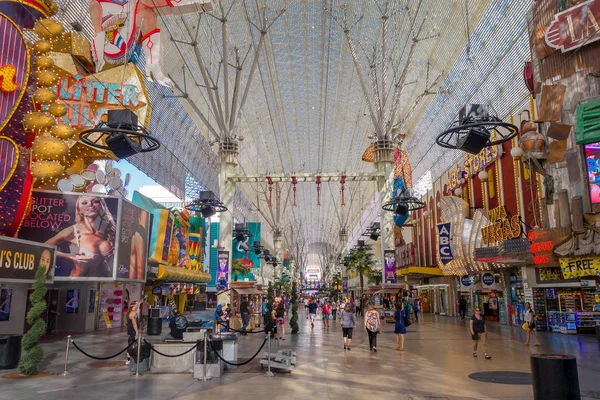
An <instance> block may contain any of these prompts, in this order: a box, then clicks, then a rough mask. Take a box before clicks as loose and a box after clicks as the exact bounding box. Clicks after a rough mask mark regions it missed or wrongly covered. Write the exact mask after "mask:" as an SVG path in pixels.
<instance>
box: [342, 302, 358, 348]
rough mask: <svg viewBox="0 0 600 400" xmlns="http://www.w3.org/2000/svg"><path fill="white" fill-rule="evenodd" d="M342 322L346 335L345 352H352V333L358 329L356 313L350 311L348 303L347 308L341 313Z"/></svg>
mask: <svg viewBox="0 0 600 400" xmlns="http://www.w3.org/2000/svg"><path fill="white" fill-rule="evenodd" d="M340 321H341V323H342V331H343V335H344V350H346V349H348V350H350V344H351V343H352V331H353V330H354V328H355V327H356V321H355V320H354V313H353V312H352V310H351V309H350V304H349V303H346V308H344V309H343V310H342V311H341V312H340Z"/></svg>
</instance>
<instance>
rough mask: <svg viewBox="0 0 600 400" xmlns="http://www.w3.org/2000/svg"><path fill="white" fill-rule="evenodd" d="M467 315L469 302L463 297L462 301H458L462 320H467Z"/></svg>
mask: <svg viewBox="0 0 600 400" xmlns="http://www.w3.org/2000/svg"><path fill="white" fill-rule="evenodd" d="M466 313H467V300H465V296H461V297H460V300H458V314H459V315H460V319H465V314H466Z"/></svg>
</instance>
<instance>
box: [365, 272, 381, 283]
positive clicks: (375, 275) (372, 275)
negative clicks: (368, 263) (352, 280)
mask: <svg viewBox="0 0 600 400" xmlns="http://www.w3.org/2000/svg"><path fill="white" fill-rule="evenodd" d="M381 279H382V276H381V271H377V270H376V269H370V270H369V273H368V274H367V283H368V284H370V285H375V286H378V285H380V284H381Z"/></svg>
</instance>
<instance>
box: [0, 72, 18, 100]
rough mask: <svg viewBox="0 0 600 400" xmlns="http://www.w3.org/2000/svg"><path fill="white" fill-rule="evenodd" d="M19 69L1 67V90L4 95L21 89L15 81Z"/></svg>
mask: <svg viewBox="0 0 600 400" xmlns="http://www.w3.org/2000/svg"><path fill="white" fill-rule="evenodd" d="M16 74H17V69H16V68H15V67H14V65H3V66H0V90H1V91H3V92H4V93H12V92H14V91H15V90H17V89H18V88H19V84H18V83H17V82H16V81H15V79H16V76H15V75H16Z"/></svg>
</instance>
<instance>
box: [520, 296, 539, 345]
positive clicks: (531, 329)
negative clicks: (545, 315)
mask: <svg viewBox="0 0 600 400" xmlns="http://www.w3.org/2000/svg"><path fill="white" fill-rule="evenodd" d="M523 316H524V317H525V322H527V341H526V342H525V343H524V345H525V346H529V341H530V340H531V336H532V335H533V337H534V338H535V344H534V346H541V344H540V340H539V339H538V337H537V333H536V332H535V313H534V312H533V310H532V309H531V304H529V303H525V313H524V315H523Z"/></svg>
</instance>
